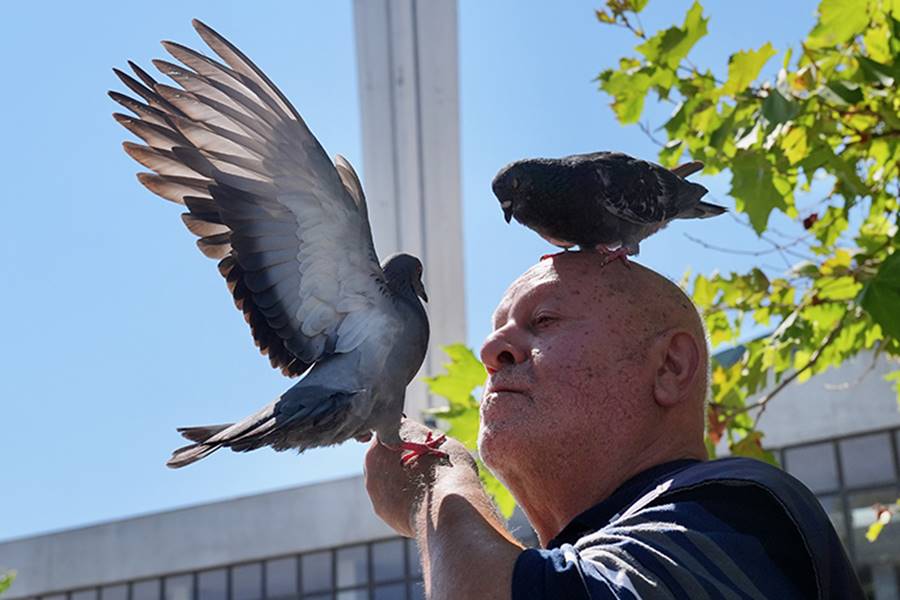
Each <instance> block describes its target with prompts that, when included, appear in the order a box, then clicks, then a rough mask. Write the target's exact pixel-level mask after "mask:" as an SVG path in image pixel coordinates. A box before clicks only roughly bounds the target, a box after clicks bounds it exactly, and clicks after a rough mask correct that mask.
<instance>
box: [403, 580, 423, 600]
mask: <svg viewBox="0 0 900 600" xmlns="http://www.w3.org/2000/svg"><path fill="white" fill-rule="evenodd" d="M407 590H408V593H409V596H408V597H409V600H425V584H424V583H422V582H421V581H416V582H415V583H410V584H408V586H407Z"/></svg>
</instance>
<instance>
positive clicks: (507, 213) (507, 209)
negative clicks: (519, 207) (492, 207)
mask: <svg viewBox="0 0 900 600" xmlns="http://www.w3.org/2000/svg"><path fill="white" fill-rule="evenodd" d="M500 207H501V208H502V209H503V218H504V219H506V222H507V223H509V222H510V221H512V218H513V207H512V200H504V201H503V202H501V203H500Z"/></svg>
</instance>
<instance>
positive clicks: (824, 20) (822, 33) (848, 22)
mask: <svg viewBox="0 0 900 600" xmlns="http://www.w3.org/2000/svg"><path fill="white" fill-rule="evenodd" d="M868 24H869V15H868V13H867V12H866V3H865V2H861V1H860V0H822V2H821V3H819V22H818V24H817V25H816V26H815V27H814V28H813V30H812V32H810V34H809V38H808V39H807V42H806V45H807V47H809V48H830V47H833V46H836V45H838V44H840V43H842V42H845V41H847V40H848V39H849V38H851V37H853V36H855V35H857V34H859V33H862V32H863V31H865V29H866V27H867V26H868Z"/></svg>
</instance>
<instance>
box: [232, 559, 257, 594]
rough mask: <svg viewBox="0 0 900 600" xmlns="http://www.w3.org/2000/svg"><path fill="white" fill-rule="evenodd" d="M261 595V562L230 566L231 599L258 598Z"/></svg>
mask: <svg viewBox="0 0 900 600" xmlns="http://www.w3.org/2000/svg"><path fill="white" fill-rule="evenodd" d="M262 595H263V589H262V564H261V563H251V564H249V565H238V566H236V567H232V568H231V600H260V599H261V598H262Z"/></svg>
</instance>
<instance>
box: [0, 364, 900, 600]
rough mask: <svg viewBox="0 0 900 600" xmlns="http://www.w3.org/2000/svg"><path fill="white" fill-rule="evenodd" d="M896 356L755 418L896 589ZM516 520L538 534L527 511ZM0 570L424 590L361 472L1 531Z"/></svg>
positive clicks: (63, 592)
mask: <svg viewBox="0 0 900 600" xmlns="http://www.w3.org/2000/svg"><path fill="white" fill-rule="evenodd" d="M891 368H892V365H889V364H887V363H886V362H883V361H880V362H879V361H875V362H873V361H872V357H871V356H861V357H859V358H858V359H856V360H853V361H850V362H848V363H847V364H846V365H844V366H843V367H842V368H840V369H837V370H834V371H831V372H828V373H825V374H822V375H819V376H817V377H814V378H812V379H810V380H809V381H808V382H806V383H804V384H800V385H792V386H790V387H788V388H787V389H786V390H785V392H784V393H783V394H782V395H781V396H779V397H778V399H777V400H775V401H773V402H772V404H771V406H770V407H769V408H768V410H767V412H766V414H765V415H764V417H763V420H762V421H761V423H760V425H761V427H762V429H763V430H764V431H766V432H767V439H769V440H771V441H772V442H773V443H776V444H777V447H774V452H775V454H776V456H777V458H778V460H779V461H780V463H781V465H782V466H783V467H784V468H785V469H786V470H787V471H788V472H790V473H792V474H793V475H795V476H796V477H798V478H799V479H800V480H802V481H803V482H804V483H805V484H806V485H807V486H808V487H809V488H810V489H812V490H813V491H814V492H815V493H816V495H817V496H818V498H819V500H820V501H821V502H822V504H823V506H824V507H825V509H826V510H827V512H828V514H829V515H830V516H831V519H832V522H833V523H834V526H835V528H836V529H837V531H838V534H839V535H840V537H841V540H842V541H843V542H844V544H845V546H846V547H847V551H848V553H849V554H850V556H851V558H852V559H853V561H854V564H855V565H856V566H857V569H858V572H859V574H860V578H861V580H862V581H863V584H864V586H865V588H866V590H867V593H868V595H869V597H870V598H875V599H877V600H897V599H900V524H889V525H888V526H887V527H885V529H884V530H883V532H882V534H881V536H880V537H879V539H878V540H877V541H876V542H874V543H871V542H869V541H868V540H867V539H866V537H865V534H866V531H867V530H868V528H869V525H871V524H872V523H873V522H874V520H875V519H876V516H877V511H876V509H875V507H876V506H877V505H878V504H890V503H893V502H894V501H895V500H896V499H897V498H898V496H900V413H898V411H897V406H896V400H895V397H896V396H895V393H894V391H893V390H892V389H891V387H890V385H889V384H888V383H887V382H886V381H884V379H883V375H884V374H885V373H887V372H888V371H889V370H890V369H891ZM769 447H770V449H771V448H773V446H772V445H770V446H769ZM511 527H512V528H513V532H514V533H515V534H517V535H518V536H519V537H520V539H522V540H523V541H525V543H526V544H531V545H533V544H534V543H535V538H534V535H533V533H532V532H531V530H530V529H529V527H528V525H527V523H526V522H525V521H524V519H522V517H521V515H517V516H516V517H515V518H514V520H513V522H512V525H511ZM0 568H14V569H16V570H17V571H18V577H17V579H16V581H15V583H14V584H13V586H12V587H11V588H10V589H9V590H8V591H7V594H6V596H5V597H4V600H263V599H271V600H288V599H293V600H297V599H301V598H316V599H321V600H324V599H335V600H351V599H353V600H355V599H377V600H388V599H390V600H393V599H409V600H413V599H417V598H422V597H423V588H422V583H421V579H422V573H421V569H420V567H419V561H418V554H417V551H416V547H415V545H414V544H413V543H412V542H410V541H408V540H404V539H402V538H398V537H396V536H395V535H394V534H393V532H392V531H391V530H390V529H389V528H387V527H386V526H385V525H384V524H383V523H382V522H381V521H380V520H379V519H378V518H377V517H376V516H375V515H374V513H373V512H372V509H371V505H370V503H369V499H368V497H367V495H366V492H365V489H364V486H363V482H362V479H361V478H360V477H351V478H347V479H341V480H337V481H330V482H324V483H317V484H314V485H307V486H302V487H296V488H291V489H286V490H281V491H275V492H268V493H264V494H258V495H255V496H248V497H244V498H236V499H231V500H225V501H222V502H215V503H210V504H204V505H200V506H193V507H187V508H182V509H178V510H171V511H165V512H160V513H156V514H151V515H145V516H138V517H134V518H130V519H124V520H120V521H114V522H110V523H102V524H98V525H92V526H89V527H83V528H78V529H73V530H69V531H62V532H58V533H51V534H47V535H38V536H33V537H28V538H22V539H18V540H11V541H6V542H0Z"/></svg>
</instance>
